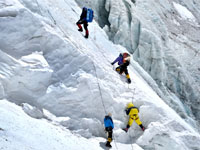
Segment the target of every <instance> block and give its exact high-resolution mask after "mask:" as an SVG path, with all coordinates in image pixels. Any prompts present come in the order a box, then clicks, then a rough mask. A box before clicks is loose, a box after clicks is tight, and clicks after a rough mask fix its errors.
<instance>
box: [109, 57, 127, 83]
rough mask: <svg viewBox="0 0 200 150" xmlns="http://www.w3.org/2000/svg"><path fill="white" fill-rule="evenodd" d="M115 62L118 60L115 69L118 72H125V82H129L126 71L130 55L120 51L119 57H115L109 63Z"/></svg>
mask: <svg viewBox="0 0 200 150" xmlns="http://www.w3.org/2000/svg"><path fill="white" fill-rule="evenodd" d="M116 62H118V65H119V66H118V67H117V68H116V69H115V70H116V71H117V72H118V73H119V74H122V73H123V72H124V73H125V74H126V78H127V82H128V83H129V84H130V83H131V79H130V76H129V73H128V69H127V67H128V65H129V64H130V55H129V54H128V53H123V54H122V53H120V54H119V57H117V58H116V59H115V60H114V61H113V62H112V63H111V65H114V64H115V63H116Z"/></svg>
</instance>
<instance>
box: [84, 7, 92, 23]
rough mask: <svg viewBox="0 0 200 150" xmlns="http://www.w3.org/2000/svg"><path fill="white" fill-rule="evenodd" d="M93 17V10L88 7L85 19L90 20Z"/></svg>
mask: <svg viewBox="0 0 200 150" xmlns="http://www.w3.org/2000/svg"><path fill="white" fill-rule="evenodd" d="M93 18H94V12H93V10H92V9H91V8H88V9H87V16H86V21H87V22H92V20H93Z"/></svg>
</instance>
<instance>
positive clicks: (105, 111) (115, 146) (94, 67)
mask: <svg viewBox="0 0 200 150" xmlns="http://www.w3.org/2000/svg"><path fill="white" fill-rule="evenodd" d="M92 64H93V66H94V70H95V75H96V79H97V84H98V88H99V92H100V96H101V102H102V106H103V108H104V111H105V114H107V111H106V107H105V104H104V101H103V96H102V92H101V87H100V84H99V80H98V76H97V71H96V67H95V65H94V62H92ZM113 141H114V143H115V147H116V149H118V147H117V143H116V142H115V135H114V132H113Z"/></svg>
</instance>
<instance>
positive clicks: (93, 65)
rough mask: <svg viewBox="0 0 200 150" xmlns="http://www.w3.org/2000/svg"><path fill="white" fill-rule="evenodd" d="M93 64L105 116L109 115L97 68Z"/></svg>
mask: <svg viewBox="0 0 200 150" xmlns="http://www.w3.org/2000/svg"><path fill="white" fill-rule="evenodd" d="M92 64H93V66H94V71H95V75H96V79H97V85H98V88H99V93H100V96H101V102H102V106H103V108H104V112H105V114H107V111H106V107H105V104H104V101H103V96H102V92H101V87H100V84H99V80H98V76H97V70H96V66H95V65H94V62H92Z"/></svg>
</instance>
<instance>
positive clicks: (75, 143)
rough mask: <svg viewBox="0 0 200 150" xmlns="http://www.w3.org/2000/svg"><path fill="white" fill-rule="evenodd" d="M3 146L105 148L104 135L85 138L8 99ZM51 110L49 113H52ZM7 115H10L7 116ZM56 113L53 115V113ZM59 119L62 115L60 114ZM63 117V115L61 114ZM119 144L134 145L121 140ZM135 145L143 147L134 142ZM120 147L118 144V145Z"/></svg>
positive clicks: (0, 111)
mask: <svg viewBox="0 0 200 150" xmlns="http://www.w3.org/2000/svg"><path fill="white" fill-rule="evenodd" d="M0 105H1V107H0V122H1V123H0V125H1V128H0V135H1V136H0V148H1V149H4V150H18V149H21V150H28V149H31V150H43V149H49V150H60V149H66V150H77V149H81V150H89V149H91V150H92V149H95V150H102V149H103V148H104V147H103V143H104V142H105V140H104V139H103V138H93V139H90V140H88V139H85V138H83V137H81V136H79V135H77V134H73V133H71V132H70V131H69V130H67V129H65V128H64V127H62V126H60V125H59V124H57V123H56V121H55V120H54V122H50V121H47V120H45V119H43V120H37V119H34V118H31V117H29V116H28V115H26V114H25V113H24V112H23V110H22V109H21V108H20V107H19V106H16V105H15V104H12V103H10V102H8V101H5V100H1V101H0ZM48 114H49V113H48ZM5 116H6V117H5ZM51 116H52V115H51ZM57 120H58V118H57ZM60 120H62V118H60ZM117 148H119V149H122V148H126V149H127V148H130V147H129V146H128V145H125V144H120V143H117ZM133 148H134V149H136V150H141V149H142V148H140V147H139V146H138V145H136V144H134V145H133ZM114 149H116V148H114Z"/></svg>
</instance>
